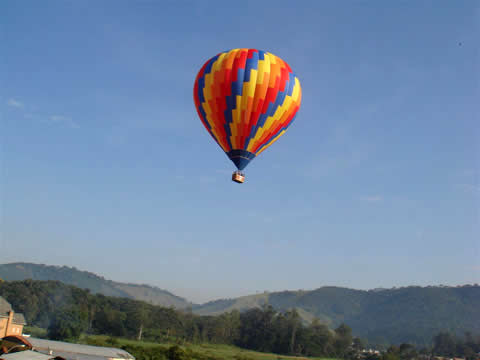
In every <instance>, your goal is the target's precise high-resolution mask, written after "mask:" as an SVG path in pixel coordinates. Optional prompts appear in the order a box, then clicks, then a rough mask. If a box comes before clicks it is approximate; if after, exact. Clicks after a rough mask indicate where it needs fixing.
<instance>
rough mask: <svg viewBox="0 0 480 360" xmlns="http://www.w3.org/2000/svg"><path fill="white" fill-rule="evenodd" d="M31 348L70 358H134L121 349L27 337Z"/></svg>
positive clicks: (74, 359)
mask: <svg viewBox="0 0 480 360" xmlns="http://www.w3.org/2000/svg"><path fill="white" fill-rule="evenodd" d="M28 342H29V343H30V344H32V348H33V350H36V351H39V352H42V353H44V354H52V355H56V356H61V357H64V358H65V359H69V360H70V359H72V360H77V359H78V360H105V359H133V360H135V358H134V357H133V356H132V355H131V354H129V353H128V352H126V351H125V350H122V349H117V348H110V347H101V346H91V345H80V344H71V343H67V342H63V341H53V340H44V339H37V338H32V337H29V338H28Z"/></svg>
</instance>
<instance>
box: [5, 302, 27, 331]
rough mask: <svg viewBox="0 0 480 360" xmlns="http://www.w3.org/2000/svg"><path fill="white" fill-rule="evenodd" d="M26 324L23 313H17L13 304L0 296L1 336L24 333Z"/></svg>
mask: <svg viewBox="0 0 480 360" xmlns="http://www.w3.org/2000/svg"><path fill="white" fill-rule="evenodd" d="M24 325H26V322H25V317H24V316H23V314H16V313H15V312H14V311H13V309H12V305H10V303H9V302H8V301H7V300H5V299H4V298H3V297H1V296H0V338H3V337H5V336H9V335H22V332H23V326H24Z"/></svg>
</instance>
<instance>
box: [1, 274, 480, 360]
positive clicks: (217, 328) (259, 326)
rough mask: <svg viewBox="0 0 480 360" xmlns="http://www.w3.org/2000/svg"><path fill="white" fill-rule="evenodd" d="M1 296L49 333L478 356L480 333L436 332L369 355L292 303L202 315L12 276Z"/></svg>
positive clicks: (394, 357) (335, 352) (313, 350)
mask: <svg viewBox="0 0 480 360" xmlns="http://www.w3.org/2000/svg"><path fill="white" fill-rule="evenodd" d="M0 296H3V297H4V298H5V299H6V300H7V301H9V302H10V303H11V304H12V306H13V308H14V309H15V310H16V311H17V312H21V313H23V314H24V315H25V318H26V320H27V323H28V324H29V325H32V326H38V327H41V328H45V329H48V331H47V334H48V336H49V338H51V339H58V340H64V339H75V338H78V337H79V335H80V334H82V333H86V334H102V335H109V336H112V337H126V338H133V339H144V340H149V341H153V342H158V343H164V342H177V343H179V344H181V343H185V342H190V343H204V342H209V343H218V344H232V345H237V346H239V347H242V348H246V349H251V350H255V351H262V352H273V353H277V354H284V355H303V356H322V357H336V358H349V359H366V360H404V359H412V358H417V357H419V356H421V355H422V356H427V355H428V356H431V355H438V356H449V357H453V356H457V357H458V356H461V357H465V358H467V359H475V356H476V355H475V354H477V353H479V352H480V336H477V337H475V336H473V335H472V334H470V333H467V334H466V335H465V337H464V338H459V337H455V336H454V335H451V334H449V333H446V332H444V333H439V334H437V335H436V336H435V337H434V339H433V344H432V347H430V348H424V349H422V350H417V348H415V347H414V346H413V345H409V344H401V345H400V346H399V347H397V346H391V347H390V348H388V350H387V351H386V352H384V353H383V354H381V355H379V354H368V353H367V354H364V353H362V352H361V350H362V349H364V348H365V344H364V343H363V341H362V340H361V339H359V338H355V337H353V336H352V330H351V329H350V328H349V327H348V326H347V325H345V324H341V325H339V326H338V327H337V328H336V329H330V328H329V327H328V326H327V325H326V324H324V323H322V322H320V321H319V320H318V319H315V320H313V322H312V323H311V324H309V325H306V324H305V323H304V322H302V320H301V318H300V316H299V314H298V312H297V311H296V310H295V309H291V310H288V311H283V312H280V311H277V310H275V309H274V308H273V307H272V306H270V305H268V304H265V305H264V306H263V307H262V308H254V309H251V310H248V311H245V312H242V313H240V312H239V311H231V312H228V313H224V314H221V315H218V316H199V315H195V314H193V313H192V312H191V311H189V310H183V311H180V310H175V309H173V308H167V307H162V306H157V305H152V304H149V303H146V302H142V301H138V300H132V299H127V298H117V297H109V296H104V295H100V294H91V293H90V292H89V291H88V290H84V289H80V288H77V287H74V286H71V285H66V284H63V283H61V282H58V281H34V280H24V281H13V282H3V283H1V284H0Z"/></svg>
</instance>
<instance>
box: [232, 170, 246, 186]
mask: <svg viewBox="0 0 480 360" xmlns="http://www.w3.org/2000/svg"><path fill="white" fill-rule="evenodd" d="M232 181H235V182H236V183H239V184H243V182H244V181H245V175H244V174H242V173H241V172H240V171H234V172H233V174H232Z"/></svg>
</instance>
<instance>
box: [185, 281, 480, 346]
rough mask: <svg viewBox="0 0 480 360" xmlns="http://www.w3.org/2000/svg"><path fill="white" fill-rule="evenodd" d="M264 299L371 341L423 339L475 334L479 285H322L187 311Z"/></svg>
mask: <svg viewBox="0 0 480 360" xmlns="http://www.w3.org/2000/svg"><path fill="white" fill-rule="evenodd" d="M264 303H268V304H270V305H272V306H273V307H274V308H275V309H277V310H281V311H284V310H288V309H291V308H296V309H297V311H298V312H299V314H300V316H302V318H303V319H304V320H305V321H308V322H309V321H311V320H312V319H313V318H318V319H320V320H321V321H322V322H324V323H326V324H328V325H329V326H330V327H332V328H334V327H337V326H338V325H340V324H341V323H346V324H347V325H348V326H350V327H351V328H352V329H353V332H354V334H355V335H357V336H360V337H362V338H365V339H368V340H369V342H371V343H376V344H384V343H397V344H400V343H402V342H408V343H414V344H419V345H423V344H429V343H430V342H431V340H432V337H433V336H434V334H436V333H438V332H440V331H450V332H452V333H455V334H457V335H463V333H464V332H466V331H471V332H473V333H480V286H478V285H465V286H461V287H444V286H428V287H418V286H411V287H404V288H398V289H381V290H368V291H365V290H353V289H346V288H340V287H322V288H319V289H316V290H312V291H283V292H273V293H264V294H261V295H258V294H257V295H251V296H244V297H240V298H237V299H226V300H217V301H213V302H208V303H206V304H203V305H197V306H195V307H194V308H193V311H194V312H195V313H197V314H202V315H218V314H222V313H224V312H229V311H231V310H239V311H245V310H248V309H251V308H255V307H260V306H261V305H262V304H264Z"/></svg>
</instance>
